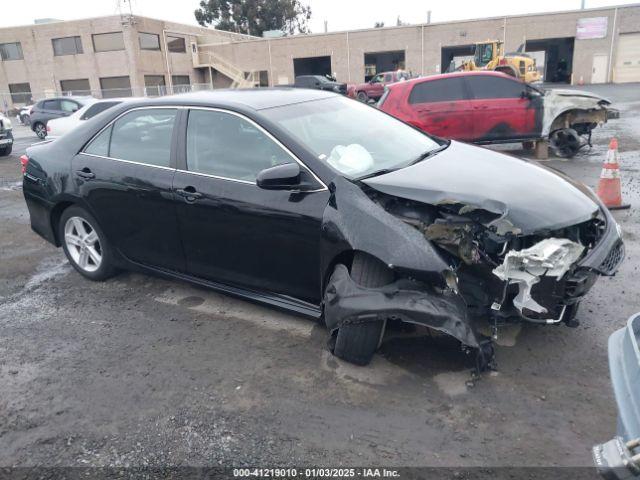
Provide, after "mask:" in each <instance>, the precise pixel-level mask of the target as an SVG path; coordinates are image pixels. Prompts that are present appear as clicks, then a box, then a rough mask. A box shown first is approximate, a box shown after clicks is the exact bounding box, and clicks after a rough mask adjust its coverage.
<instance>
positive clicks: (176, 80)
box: [171, 75, 191, 93]
mask: <svg viewBox="0 0 640 480" xmlns="http://www.w3.org/2000/svg"><path fill="white" fill-rule="evenodd" d="M171 83H172V84H173V93H184V92H190V91H191V79H190V78H189V75H172V76H171Z"/></svg>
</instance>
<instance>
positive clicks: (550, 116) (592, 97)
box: [542, 89, 617, 137]
mask: <svg viewBox="0 0 640 480" xmlns="http://www.w3.org/2000/svg"><path fill="white" fill-rule="evenodd" d="M610 105H611V102H610V101H609V100H607V99H606V98H603V97H600V96H599V95H596V94H594V93H591V92H584V91H579V90H566V89H565V90H562V89H552V90H548V91H547V92H546V93H545V96H544V113H543V118H542V136H543V137H547V136H548V135H549V134H550V133H551V132H553V131H554V130H557V129H562V128H571V127H572V126H573V125H575V124H595V125H599V124H602V123H605V122H606V121H607V119H608V118H611V117H613V116H615V115H614V114H615V113H617V110H615V109H612V108H611V107H610Z"/></svg>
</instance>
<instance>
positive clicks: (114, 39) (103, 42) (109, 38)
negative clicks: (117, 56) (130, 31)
mask: <svg viewBox="0 0 640 480" xmlns="http://www.w3.org/2000/svg"><path fill="white" fill-rule="evenodd" d="M91 38H92V39H93V50H94V51H96V52H111V51H114V50H124V37H123V36H122V32H112V33H96V34H94V35H91Z"/></svg>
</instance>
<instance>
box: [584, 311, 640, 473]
mask: <svg viewBox="0 0 640 480" xmlns="http://www.w3.org/2000/svg"><path fill="white" fill-rule="evenodd" d="M609 369H610V370H611V382H612V383H613V392H614V393H615V397H616V403H617V406H618V428H617V429H616V430H617V431H616V436H615V437H614V438H613V440H609V441H608V442H606V443H603V444H601V445H596V446H595V447H593V459H594V462H595V464H596V466H597V468H598V471H599V472H600V474H601V475H602V476H603V477H604V478H606V479H608V480H625V479H629V478H640V313H637V314H635V315H633V316H632V317H631V318H630V319H629V320H628V322H627V324H626V325H625V327H624V328H621V329H620V330H618V331H617V332H614V333H613V335H611V337H609Z"/></svg>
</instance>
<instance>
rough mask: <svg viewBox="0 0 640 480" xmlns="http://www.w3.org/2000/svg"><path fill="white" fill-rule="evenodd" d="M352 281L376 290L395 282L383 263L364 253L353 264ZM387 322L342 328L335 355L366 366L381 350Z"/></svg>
mask: <svg viewBox="0 0 640 480" xmlns="http://www.w3.org/2000/svg"><path fill="white" fill-rule="evenodd" d="M351 278H352V279H353V280H354V281H355V282H356V283H358V284H359V285H361V286H363V287H368V288H376V287H382V286H384V285H387V284H389V283H391V282H392V281H393V272H392V271H391V270H389V268H388V267H387V266H386V265H385V264H384V263H382V262H381V261H380V260H378V259H376V258H374V257H371V256H369V255H367V254H365V253H360V252H358V253H356V254H355V256H354V258H353V263H352V264H351ZM385 324H386V321H385V320H377V321H368V322H365V323H359V324H352V325H343V326H342V327H340V328H339V329H338V336H337V337H336V343H335V347H334V350H333V353H334V354H335V355H336V356H337V357H339V358H342V359H343V360H346V361H348V362H351V363H355V364H356V365H367V364H368V363H369V362H370V361H371V359H372V358H373V355H374V354H375V352H376V350H377V349H378V347H379V346H380V343H381V341H382V336H383V334H384V327H385Z"/></svg>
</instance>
